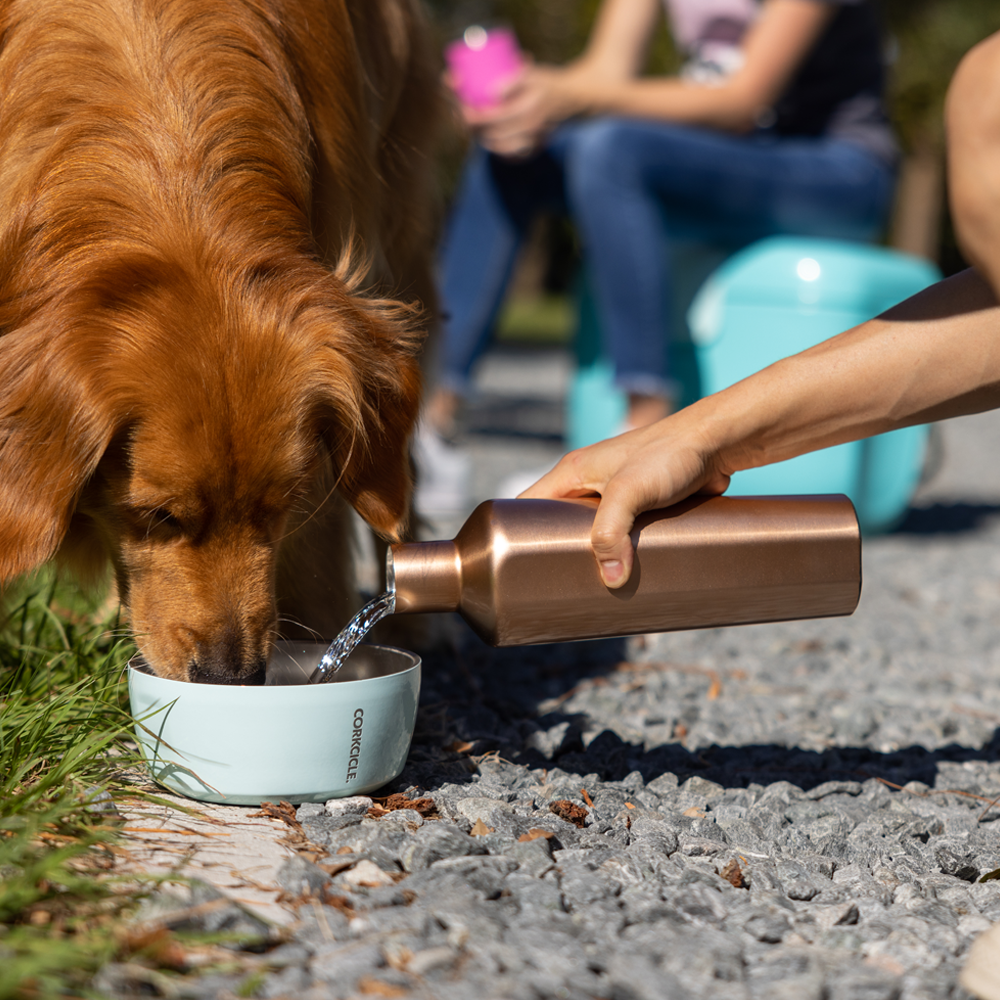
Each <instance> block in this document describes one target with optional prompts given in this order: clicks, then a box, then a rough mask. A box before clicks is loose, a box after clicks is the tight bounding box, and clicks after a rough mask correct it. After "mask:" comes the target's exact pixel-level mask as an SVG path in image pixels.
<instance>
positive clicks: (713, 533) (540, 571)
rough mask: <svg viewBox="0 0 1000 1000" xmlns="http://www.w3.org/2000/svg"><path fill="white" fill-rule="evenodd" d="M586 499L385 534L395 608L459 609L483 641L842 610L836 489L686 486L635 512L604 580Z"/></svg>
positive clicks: (853, 593)
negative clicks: (435, 535) (393, 540)
mask: <svg viewBox="0 0 1000 1000" xmlns="http://www.w3.org/2000/svg"><path fill="white" fill-rule="evenodd" d="M596 508H597V501H596V500H489V501H487V502H486V503H482V504H480V505H479V506H478V507H477V508H476V509H475V510H474V511H473V512H472V514H471V515H470V517H469V519H468V520H467V521H466V522H465V524H464V525H463V526H462V529H461V531H459V533H458V535H457V536H456V538H455V540H454V541H450V542H444V541H442V542H416V543H411V544H404V545H394V546H393V547H392V551H391V559H390V567H391V572H392V573H393V574H394V577H395V587H396V612H397V614H398V613H402V614H406V613H417V612H427V611H458V612H459V613H460V614H461V615H462V617H463V618H465V620H466V621H467V622H468V623H469V624H470V625H471V626H472V628H473V629H474V630H475V631H476V633H477V634H478V635H479V636H480V637H481V638H482V639H484V640H485V641H486V642H488V643H490V644H491V645H494V646H521V645H526V644H528V643H533V642H558V641H562V640H568V639H594V638H599V637H603V636H624V635H634V634H637V633H646V632H670V631H675V630H679V629H695V628H712V627H715V626H720V625H746V624H750V623H753V622H773V621H786V620H789V619H794V618H826V617H831V616H834V615H849V614H851V613H852V612H853V611H854V609H855V608H856V607H857V604H858V598H859V597H860V594H861V535H860V531H859V528H858V520H857V517H856V515H855V513H854V507H853V506H852V504H851V502H850V500H848V499H847V497H844V496H813V497H691V498H689V499H688V500H685V501H683V502H682V503H679V504H676V505H675V506H673V507H668V508H665V509H663V510H654V511H649V512H648V513H645V514H642V515H640V516H639V517H638V518H637V519H636V522H635V527H634V528H633V530H632V544H633V545H634V547H635V564H634V566H633V569H632V575H631V577H630V578H629V581H628V583H627V584H626V585H625V586H624V587H622V588H620V589H618V590H611V589H609V588H608V587H606V586H605V585H604V583H603V582H602V580H601V576H600V572H599V570H598V566H597V560H596V558H595V556H594V553H593V550H592V549H591V547H590V529H591V525H592V524H593V520H594V512H595V510H596Z"/></svg>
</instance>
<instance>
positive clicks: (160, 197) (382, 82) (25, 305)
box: [0, 0, 438, 684]
mask: <svg viewBox="0 0 1000 1000" xmlns="http://www.w3.org/2000/svg"><path fill="white" fill-rule="evenodd" d="M427 53H428V49H427V46H426V44H425V41H424V34H423V26H422V23H421V21H420V19H419V16H418V11H417V9H416V0H2V2H0V580H2V581H8V580H10V579H11V578H13V577H15V576H17V575H18V574H21V573H23V572H25V571H27V570H30V569H32V568H33V567H36V566H38V565H40V564H41V563H43V562H45V561H46V560H48V559H50V558H51V557H53V556H54V557H56V558H57V559H58V560H59V561H60V562H61V563H63V564H65V565H67V566H68V567H70V568H71V569H73V570H74V571H76V572H78V573H80V574H82V575H83V576H84V577H88V576H89V577H91V578H94V577H95V576H97V575H98V574H99V573H100V572H101V567H102V566H103V567H106V566H107V564H108V561H110V564H111V565H112V566H113V569H114V574H115V578H116V580H117V585H118V591H119V595H120V598H121V601H122V605H123V607H124V608H125V610H126V612H127V615H128V618H129V622H130V626H131V628H132V630H133V632H134V635H135V638H136V641H137V643H138V646H139V649H140V651H141V652H142V654H143V656H144V657H145V659H146V660H147V662H148V663H149V664H150V665H151V666H152V668H153V669H154V670H155V671H156V672H157V673H159V674H160V675H162V676H165V677H171V678H176V679H180V680H190V681H202V682H213V683H239V684H254V683H261V682H262V681H263V677H264V665H265V663H266V660H267V657H268V654H269V652H270V649H271V647H272V644H273V642H274V640H275V638H276V637H277V636H278V634H279V631H283V633H284V634H286V635H291V634H294V632H293V629H295V628H297V627H299V628H300V633H299V634H300V635H301V634H305V633H304V632H302V631H301V630H302V629H304V630H314V631H315V633H318V634H320V635H321V636H323V637H325V638H329V637H332V635H335V634H336V632H337V630H338V629H339V628H340V627H342V626H343V624H345V622H346V621H347V620H348V618H349V617H350V615H351V614H352V612H353V611H354V610H355V607H356V603H357V599H356V596H355V595H354V594H353V582H352V567H351V558H350V550H351V537H352V532H353V528H352V522H351V516H350V512H349V510H348V508H347V504H348V503H349V504H350V505H352V506H353V507H354V508H355V509H356V510H357V511H358V512H359V513H360V514H361V516H362V517H363V518H364V519H365V520H366V521H367V522H368V523H369V524H370V525H371V526H372V528H373V529H374V530H375V531H376V532H377V533H379V534H380V535H381V536H382V537H383V538H388V539H393V538H397V537H399V536H400V534H401V533H402V532H403V531H404V530H405V527H406V522H407V512H408V507H409V492H410V471H409V468H410V467H409V457H408V438H409V435H410V432H411V430H412V427H413V423H414V420H415V417H416V411H417V407H418V397H419V382H420V378H419V370H418V363H417V359H416V356H417V353H418V348H419V343H420V339H421V332H420V327H421V324H422V317H423V315H424V314H423V312H422V311H421V309H420V307H419V306H417V305H415V304H412V303H413V302H414V300H420V299H426V297H427V295H428V289H429V288H430V279H429V276H428V271H427V266H426V260H427V253H426V251H427V248H428V246H429V234H428V218H427V216H428V212H427V204H428V198H427V191H426V187H425V183H424V180H423V178H424V177H425V176H426V175H427V174H428V170H427V155H428V151H427V141H428V140H427V137H428V135H430V134H431V133H432V125H433V122H432V118H433V115H434V113H435V108H436V103H437V100H438V97H437V82H436V68H435V66H434V63H433V60H431V59H430V58H429V57H428V54H427ZM393 294H396V295H397V297H398V298H401V299H403V300H404V301H403V302H400V301H398V300H394V299H393V298H392V297H391V296H392V295H393ZM404 303H405V304H404Z"/></svg>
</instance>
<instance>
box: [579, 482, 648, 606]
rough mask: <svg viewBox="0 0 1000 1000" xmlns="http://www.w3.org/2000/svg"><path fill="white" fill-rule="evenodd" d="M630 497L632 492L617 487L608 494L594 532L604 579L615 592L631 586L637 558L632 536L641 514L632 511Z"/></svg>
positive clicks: (597, 518)
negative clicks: (638, 516) (630, 580)
mask: <svg viewBox="0 0 1000 1000" xmlns="http://www.w3.org/2000/svg"><path fill="white" fill-rule="evenodd" d="M627 494H628V491H624V490H620V489H619V490H616V489H614V488H613V486H612V487H611V488H609V489H608V490H607V491H606V492H605V494H604V495H603V496H602V497H601V502H600V504H598V507H597V513H596V514H595V515H594V525H593V527H592V528H591V532H590V544H591V546H592V548H593V550H594V555H595V556H596V557H597V565H598V566H599V567H600V570H601V579H602V580H603V581H604V585H605V586H606V587H610V588H611V589H612V590H616V589H618V588H619V587H623V586H624V585H625V584H626V583H628V580H629V577H630V576H631V575H632V563H633V560H634V558H635V552H634V550H633V548H632V539H631V537H630V535H629V533H630V532H631V531H632V526H633V525H634V524H635V518H636V514H638V513H639V511H638V510H634V509H633V508H632V505H631V504H630V503H629V502H628V500H627V499H626V496H627Z"/></svg>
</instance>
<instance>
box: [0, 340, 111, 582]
mask: <svg viewBox="0 0 1000 1000" xmlns="http://www.w3.org/2000/svg"><path fill="white" fill-rule="evenodd" d="M35 327H36V324H34V323H31V324H28V325H27V326H24V327H22V328H20V329H18V330H17V331H15V332H11V333H7V334H5V335H4V336H2V337H0V372H3V378H2V380H0V583H2V582H5V581H7V580H10V579H11V578H13V577H15V576H17V575H19V574H20V573H24V572H26V571H28V570H30V569H33V568H34V567H36V566H39V565H40V564H42V563H43V562H45V561H46V560H47V559H49V558H50V557H51V556H52V555H54V554H55V552H56V550H57V549H58V548H59V545H60V543H61V541H62V539H63V537H64V536H65V534H66V530H67V528H68V526H69V522H70V519H71V517H72V515H73V510H74V507H75V503H76V499H77V497H78V495H79V493H80V490H81V489H82V487H83V485H84V484H85V483H86V481H87V479H88V478H89V477H90V476H91V475H92V474H93V472H94V469H95V468H96V467H97V463H98V462H99V461H100V459H101V455H102V454H103V452H104V449H105V448H106V446H107V443H108V441H109V440H110V438H111V434H112V421H111V420H110V419H109V418H108V417H106V416H102V414H101V413H100V412H99V410H98V407H97V400H96V399H95V394H94V392H93V391H92V390H90V389H89V388H88V386H87V385H86V383H85V381H84V379H85V374H84V373H85V370H86V369H85V367H84V366H85V358H86V354H87V352H86V350H85V349H83V345H81V344H80V343H77V344H75V345H74V353H76V354H80V357H79V358H77V359H74V358H73V357H71V356H69V355H68V354H63V353H62V352H61V351H60V349H59V348H58V346H57V343H58V341H57V338H55V337H53V336H49V335H46V333H45V332H43V331H41V330H39V329H37V328H35ZM61 339H62V340H63V341H65V340H66V339H68V338H61Z"/></svg>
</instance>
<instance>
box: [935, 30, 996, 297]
mask: <svg viewBox="0 0 1000 1000" xmlns="http://www.w3.org/2000/svg"><path fill="white" fill-rule="evenodd" d="M945 123H946V126H947V131H948V176H949V184H948V188H949V196H950V199H951V208H952V215H953V217H954V220H955V232H956V235H957V236H958V241H959V243H960V245H961V247H962V250H963V252H964V253H965V256H966V258H967V259H968V260H969V261H971V262H972V263H973V264H974V265H975V266H976V267H977V268H978V269H979V271H980V272H981V273H982V274H983V275H985V276H986V277H987V278H988V279H989V281H990V282H991V284H992V285H993V288H994V289H997V290H1000V253H998V248H1000V33H998V34H996V35H992V36H991V37H989V38H987V39H986V40H985V41H984V42H981V43H980V44H979V45H977V46H976V47H975V48H974V49H972V50H971V51H970V52H969V53H968V55H966V57H965V58H964V59H963V60H962V62H961V64H960V66H959V68H958V70H957V71H956V73H955V77H954V79H953V80H952V83H951V86H950V88H949V90H948V101H947V106H946V109H945Z"/></svg>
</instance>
